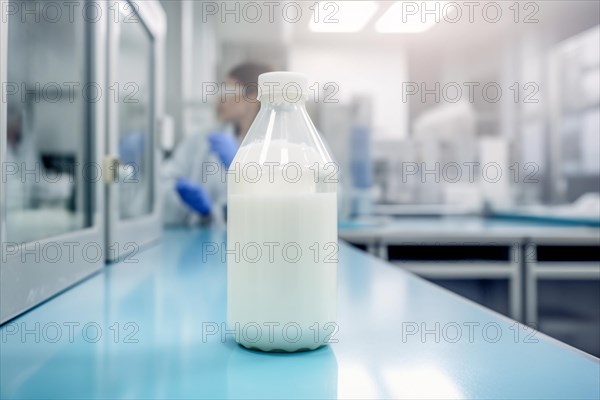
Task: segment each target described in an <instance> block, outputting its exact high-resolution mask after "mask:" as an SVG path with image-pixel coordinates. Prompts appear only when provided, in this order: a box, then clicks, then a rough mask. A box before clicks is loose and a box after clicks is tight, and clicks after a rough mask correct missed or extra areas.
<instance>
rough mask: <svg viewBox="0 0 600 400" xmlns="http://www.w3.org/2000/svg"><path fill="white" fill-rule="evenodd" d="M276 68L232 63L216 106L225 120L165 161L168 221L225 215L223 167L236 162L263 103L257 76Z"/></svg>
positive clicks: (190, 221)
mask: <svg viewBox="0 0 600 400" xmlns="http://www.w3.org/2000/svg"><path fill="white" fill-rule="evenodd" d="M271 71H272V69H271V68H269V67H268V66H266V65H262V64H255V63H245V64H241V65H239V66H237V67H235V68H233V69H232V70H231V71H230V72H229V74H228V75H227V79H226V81H225V87H226V88H227V89H226V93H225V94H222V95H221V98H220V102H219V104H218V106H217V116H218V118H219V121H220V122H221V123H222V124H223V126H222V127H221V128H220V129H217V130H213V131H208V132H201V133H197V134H194V135H191V136H189V137H187V138H185V139H183V140H182V141H181V143H179V145H178V146H177V148H176V149H175V152H174V154H173V157H171V158H170V159H168V160H166V161H165V163H164V164H163V170H162V180H163V184H164V187H163V200H164V201H163V207H164V209H163V219H164V222H165V224H185V223H187V224H196V223H212V222H217V223H219V222H221V223H222V222H223V221H224V219H225V217H224V209H225V205H226V202H227V197H226V190H227V185H226V183H225V181H224V179H223V176H224V174H222V173H221V172H222V171H221V170H222V169H223V168H224V169H225V170H226V169H228V168H229V166H230V165H231V162H232V161H233V158H234V156H235V153H236V152H237V149H238V148H239V145H240V143H241V141H242V140H243V139H244V137H245V136H246V133H248V129H250V125H252V122H253V121H254V118H255V117H256V114H257V113H258V111H259V109H260V102H259V101H258V100H256V96H257V94H258V76H259V75H260V74H263V73H266V72H271ZM234 88H237V89H238V90H240V91H241V92H240V95H234V94H233V91H234V90H233V89H234ZM213 167H216V168H213ZM214 169H218V171H216V172H214ZM213 172H214V173H213Z"/></svg>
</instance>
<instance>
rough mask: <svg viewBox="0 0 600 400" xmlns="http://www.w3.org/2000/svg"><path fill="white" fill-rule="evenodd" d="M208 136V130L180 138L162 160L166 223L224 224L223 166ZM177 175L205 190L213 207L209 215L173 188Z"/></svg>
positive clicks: (225, 190) (230, 133) (227, 131)
mask: <svg viewBox="0 0 600 400" xmlns="http://www.w3.org/2000/svg"><path fill="white" fill-rule="evenodd" d="M210 132H211V133H213V132H214V131H210ZM225 134H228V135H233V133H232V130H231V129H229V130H226V133H225ZM208 136H209V133H208V132H206V133H200V134H194V135H191V136H189V137H187V138H185V139H183V140H182V141H181V142H180V143H179V144H178V146H177V148H176V150H175V153H174V154H173V156H172V157H171V158H169V159H167V160H165V162H164V163H163V166H162V171H161V178H162V185H163V187H162V192H163V193H162V195H163V220H164V223H165V224H166V225H174V224H176V225H180V224H185V225H189V224H198V223H204V224H207V223H212V224H217V225H223V224H224V223H225V215H224V210H225V206H226V204H227V184H226V182H225V166H224V165H223V163H222V162H221V161H220V160H219V158H218V157H217V155H216V154H214V153H213V152H212V151H211V149H210V145H209V142H208ZM214 169H217V172H216V173H214V174H213V173H212V171H213V170H214ZM180 178H185V179H187V180H189V181H191V182H193V183H196V184H197V185H200V186H202V187H203V188H204V189H205V190H206V192H207V193H208V196H209V197H210V199H211V200H212V204H213V211H212V214H211V215H210V216H209V217H202V216H200V215H199V214H198V213H196V212H195V211H193V210H191V209H190V208H189V207H188V206H187V205H186V204H185V203H184V202H183V201H182V200H181V198H180V197H179V194H178V193H177V191H176V190H175V184H176V183H177V180H178V179H180Z"/></svg>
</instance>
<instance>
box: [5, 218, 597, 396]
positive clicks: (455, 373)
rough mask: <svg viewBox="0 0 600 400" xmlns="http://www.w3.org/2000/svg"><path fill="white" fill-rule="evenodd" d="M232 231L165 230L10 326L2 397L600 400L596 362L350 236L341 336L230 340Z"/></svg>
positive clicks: (343, 266) (343, 269)
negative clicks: (266, 345) (264, 349)
mask: <svg viewBox="0 0 600 400" xmlns="http://www.w3.org/2000/svg"><path fill="white" fill-rule="evenodd" d="M224 240H225V233H224V232H222V231H217V230H212V231H211V230H184V229H181V230H169V231H167V232H166V233H165V235H164V238H163V240H162V241H161V243H160V244H158V245H156V246H154V247H152V248H149V249H146V250H145V251H142V252H140V253H138V254H136V255H134V256H133V257H130V258H129V259H127V260H125V261H123V262H121V263H118V264H114V265H110V266H108V267H107V268H105V269H104V270H103V271H102V272H101V273H99V274H97V275H95V276H93V277H91V278H90V279H88V280H86V281H84V282H82V283H80V284H79V285H77V286H75V287H73V288H71V289H70V290H68V291H66V292H64V293H62V294H60V295H59V296H57V297H55V298H54V299H52V300H50V301H48V302H46V303H44V304H42V305H41V306H39V307H37V308H35V309H33V310H31V311H30V312H28V313H26V314H24V315H23V316H21V317H19V318H17V319H15V320H13V321H11V322H9V323H7V324H5V325H4V326H3V327H2V328H1V329H0V335H1V341H0V397H1V398H28V399H31V398H63V399H65V398H111V399H112V398H169V399H175V398H290V397H291V398H336V397H338V398H349V397H354V398H429V399H431V398H488V399H509V398H515V399H516V398H518V399H526V398H532V399H533V398H535V399H541V398H544V399H546V398H548V399H550V398H552V399H564V398H570V399H578V398H585V399H598V398H600V364H599V362H598V359H596V358H593V357H591V356H588V355H586V354H584V353H581V352H579V351H577V350H575V349H573V348H571V347H568V346H567V345H564V344H562V343H560V342H557V341H555V340H553V339H551V338H549V337H547V336H544V335H543V334H541V333H538V332H535V331H532V330H530V329H526V328H525V327H523V326H521V325H517V324H516V323H515V322H513V321H511V320H509V319H507V318H505V317H503V316H500V315H499V314H496V313H494V312H492V311H489V310H487V309H485V308H483V307H481V306H479V305H477V304H475V303H472V302H470V301H468V300H465V299H463V298H461V297H459V296H457V295H455V294H453V293H451V292H448V291H446V290H444V289H441V288H439V287H437V286H435V285H433V284H431V283H428V282H426V281H424V280H422V279H420V278H418V277H416V276H413V275H411V274H409V273H407V272H404V271H402V270H401V269H399V268H398V267H394V266H392V265H390V264H388V263H386V262H383V261H381V260H378V259H376V258H374V257H371V256H369V255H367V254H364V253H362V252H360V251H358V250H355V249H353V248H351V247H349V246H347V245H344V244H342V245H341V246H340V254H339V259H340V262H339V269H338V277H339V296H338V298H339V303H338V325H339V331H338V332H337V334H336V335H334V337H333V340H335V341H336V342H335V343H332V344H331V345H330V346H328V347H324V348H321V349H318V350H316V351H312V352H303V353H294V354H268V353H260V352H255V351H250V350H246V349H244V348H242V347H240V346H238V345H237V344H235V342H234V341H233V338H232V337H231V335H229V334H226V332H225V338H224V339H225V340H222V337H221V335H220V334H208V332H209V331H212V330H214V329H217V331H220V330H221V329H222V328H221V327H222V324H223V323H224V322H225V320H226V267H225V263H224V260H222V257H221V255H220V254H216V255H212V256H207V255H206V254H207V252H206V251H203V245H202V243H205V242H215V243H219V244H220V243H224ZM203 327H204V329H203Z"/></svg>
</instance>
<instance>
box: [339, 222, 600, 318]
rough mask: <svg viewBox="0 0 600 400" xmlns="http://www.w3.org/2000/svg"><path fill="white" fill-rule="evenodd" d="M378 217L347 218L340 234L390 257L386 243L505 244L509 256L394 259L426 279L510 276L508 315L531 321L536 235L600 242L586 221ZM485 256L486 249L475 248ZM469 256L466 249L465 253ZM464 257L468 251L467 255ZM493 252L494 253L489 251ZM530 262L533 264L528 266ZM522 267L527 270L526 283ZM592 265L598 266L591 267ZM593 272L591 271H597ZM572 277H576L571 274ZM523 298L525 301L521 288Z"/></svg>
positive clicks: (575, 271) (573, 270)
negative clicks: (367, 219) (375, 219)
mask: <svg viewBox="0 0 600 400" xmlns="http://www.w3.org/2000/svg"><path fill="white" fill-rule="evenodd" d="M380 221H381V223H379V224H374V223H368V224H361V223H358V222H357V223H347V224H342V226H341V227H340V232H339V233H340V237H341V238H343V239H345V240H347V241H349V242H350V243H353V244H357V245H360V246H363V247H365V248H366V250H367V251H369V252H370V253H372V254H374V255H377V256H378V257H381V258H383V259H385V260H389V259H390V257H389V255H390V254H389V249H390V247H393V246H400V247H402V246H404V247H409V246H410V247H414V246H423V247H429V248H431V247H433V248H435V247H436V246H439V247H445V246H446V247H447V246H455V247H456V248H458V249H460V248H461V247H462V248H464V252H465V253H467V252H468V251H469V248H468V245H471V249H472V248H473V245H475V246H480V247H481V248H483V249H485V248H486V247H487V248H493V247H503V248H505V249H506V251H507V254H508V256H507V257H505V259H504V260H497V259H486V258H481V259H465V260H447V261H443V260H436V261H435V262H431V261H417V260H412V261H410V260H409V261H407V260H401V261H400V260H397V261H396V262H395V263H396V264H397V265H399V266H401V267H402V268H404V269H406V270H409V271H412V272H414V273H416V274H418V275H421V276H423V277H426V278H429V279H469V280H470V279H494V280H496V279H506V280H507V281H508V299H509V315H510V316H511V317H512V318H514V319H516V320H519V321H521V320H523V315H524V312H523V310H524V308H525V309H526V310H525V317H526V319H525V321H526V322H527V323H528V324H529V323H532V324H533V323H535V322H536V321H537V317H533V315H534V314H535V313H536V312H537V311H536V310H537V306H536V303H535V302H534V299H535V286H534V285H533V283H534V282H535V279H534V278H535V277H537V276H539V275H534V274H535V271H538V269H537V267H536V265H535V259H534V258H532V257H531V254H533V252H534V249H533V250H532V247H531V246H532V245H535V242H536V240H539V241H544V240H546V241H554V242H558V243H560V242H561V241H565V242H570V243H582V244H590V243H596V245H600V237H599V235H600V230H599V229H597V228H590V227H579V226H568V225H565V224H552V223H543V222H534V221H523V220H510V219H493V218H491V219H487V218H482V217H469V216H451V217H440V218H432V217H427V218H423V217H421V218H397V219H387V220H385V219H382V220H380ZM479 254H482V255H483V257H486V255H485V252H484V251H482V252H479ZM466 256H468V254H466ZM467 258H468V257H467ZM490 258H493V257H490ZM529 263H531V264H532V266H528V265H529ZM563 267H565V268H566V269H564V268H563V271H564V272H563V273H564V276H566V277H569V276H573V277H575V276H581V272H580V271H579V269H580V268H581V267H582V266H581V265H572V266H565V265H563ZM585 269H586V271H587V272H586V273H587V274H588V275H594V274H595V275H598V274H600V265H599V264H598V263H595V265H594V264H593V263H588V265H586V266H585ZM523 270H527V271H534V272H533V273H528V275H527V282H526V284H524V282H523V278H522V277H523V276H524V272H523ZM594 271H596V272H594ZM595 275H594V276H595ZM573 279H574V278H573ZM524 292H525V293H526V296H527V301H526V302H525V304H524V303H523V293H524Z"/></svg>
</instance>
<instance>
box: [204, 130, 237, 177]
mask: <svg viewBox="0 0 600 400" xmlns="http://www.w3.org/2000/svg"><path fill="white" fill-rule="evenodd" d="M208 142H209V144H210V149H211V150H212V151H213V152H214V153H215V154H216V155H217V156H218V157H219V159H220V160H221V162H222V163H223V164H225V167H226V168H229V166H230V165H231V163H232V162H233V157H235V153H236V152H237V150H238V146H239V145H238V142H237V140H236V139H235V138H234V137H233V136H231V135H227V134H224V133H213V134H212V135H210V136H209V137H208Z"/></svg>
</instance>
